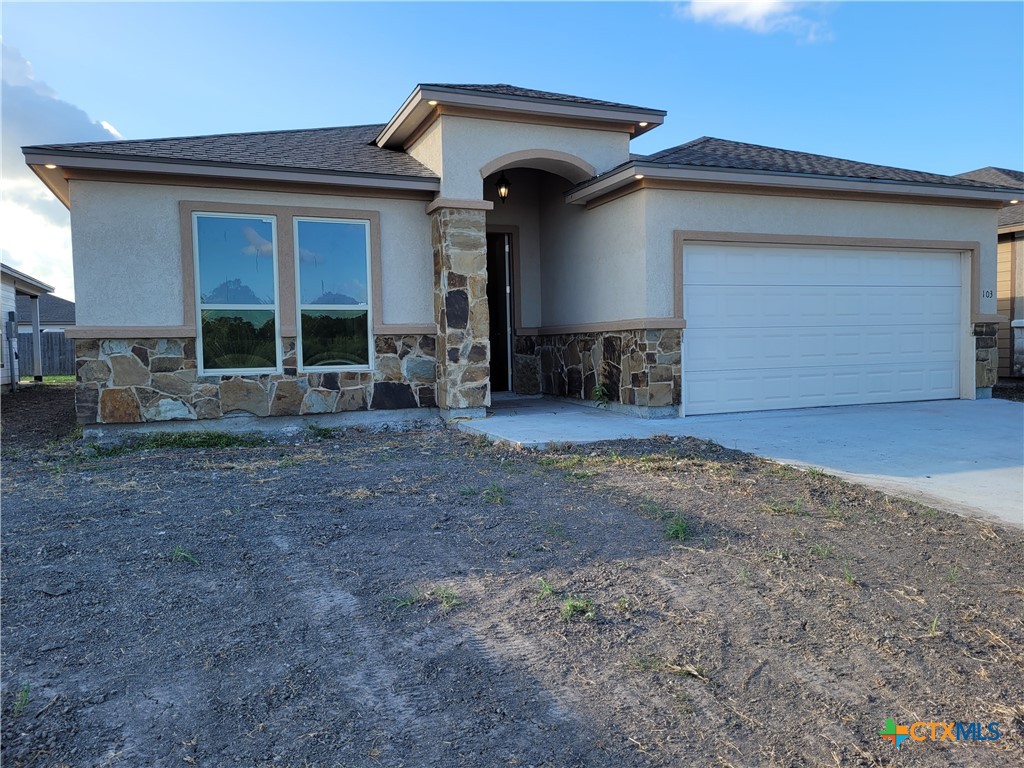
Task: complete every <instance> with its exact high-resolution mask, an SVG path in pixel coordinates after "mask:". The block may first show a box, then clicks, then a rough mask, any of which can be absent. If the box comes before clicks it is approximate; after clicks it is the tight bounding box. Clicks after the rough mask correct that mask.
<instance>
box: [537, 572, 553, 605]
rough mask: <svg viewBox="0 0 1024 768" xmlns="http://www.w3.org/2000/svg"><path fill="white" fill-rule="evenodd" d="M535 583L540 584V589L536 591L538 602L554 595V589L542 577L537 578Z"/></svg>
mask: <svg viewBox="0 0 1024 768" xmlns="http://www.w3.org/2000/svg"><path fill="white" fill-rule="evenodd" d="M537 581H539V582H540V589H539V590H538V591H537V599H538V600H544V599H546V598H548V597H551V596H553V595H554V594H555V588H554V587H552V586H551V585H550V584H549V583H548V582H547V580H546V579H545V578H544V577H543V576H541V577H539V578H538V579H537Z"/></svg>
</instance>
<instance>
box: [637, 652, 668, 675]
mask: <svg viewBox="0 0 1024 768" xmlns="http://www.w3.org/2000/svg"><path fill="white" fill-rule="evenodd" d="M659 667H661V659H659V658H658V657H657V656H654V655H653V654H646V653H645V654H640V655H639V656H634V657H633V658H632V659H631V660H630V661H629V668H630V669H635V670H637V671H638V672H649V671H651V670H653V669H658V668H659Z"/></svg>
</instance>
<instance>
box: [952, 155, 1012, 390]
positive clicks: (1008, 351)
mask: <svg viewBox="0 0 1024 768" xmlns="http://www.w3.org/2000/svg"><path fill="white" fill-rule="evenodd" d="M960 176H961V177H962V178H965V179H973V180H974V181H981V182H985V183H987V184H1000V185H1005V186H1018V187H1019V186H1024V171H1014V170H1010V169H1008V168H993V167H991V166H989V167H988V168H979V169H978V170H976V171H969V172H968V173H961V174H960ZM997 232H998V272H997V279H996V299H997V305H996V307H997V311H998V313H999V314H1000V315H1002V316H1003V318H1004V319H1002V320H1000V321H999V338H998V347H997V348H998V350H999V375H1000V376H1008V377H1009V376H1013V377H1021V376H1024V202H1018V203H1017V204H1016V205H1009V206H1007V207H1006V208H1003V209H1002V210H1001V211H999V221H998V230H997Z"/></svg>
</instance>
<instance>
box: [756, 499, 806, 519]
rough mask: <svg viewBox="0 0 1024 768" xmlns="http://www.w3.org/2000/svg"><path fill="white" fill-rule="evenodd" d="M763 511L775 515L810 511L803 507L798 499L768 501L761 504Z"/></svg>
mask: <svg viewBox="0 0 1024 768" xmlns="http://www.w3.org/2000/svg"><path fill="white" fill-rule="evenodd" d="M761 509H763V510H764V511H765V512H771V513H773V514H776V515H809V514H810V512H809V511H808V510H807V509H806V508H805V507H804V504H803V502H802V501H800V499H796V500H794V501H789V502H785V501H768V502H765V503H764V504H762V505H761Z"/></svg>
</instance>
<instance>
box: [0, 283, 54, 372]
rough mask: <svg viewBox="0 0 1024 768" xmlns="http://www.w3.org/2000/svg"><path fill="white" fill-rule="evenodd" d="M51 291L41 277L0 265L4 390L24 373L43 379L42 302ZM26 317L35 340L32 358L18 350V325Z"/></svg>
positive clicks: (0, 368) (0, 357) (0, 354)
mask: <svg viewBox="0 0 1024 768" xmlns="http://www.w3.org/2000/svg"><path fill="white" fill-rule="evenodd" d="M52 292H53V287H52V286H50V285H47V284H46V283H44V282H43V281H42V280H38V279H36V278H34V277H32V276H31V275H26V274H25V273H24V272H22V271H20V270H17V269H15V268H14V267H12V266H10V265H8V264H0V316H2V317H0V319H2V322H0V387H2V388H3V389H4V390H6V389H8V388H9V387H10V386H11V385H12V384H15V385H16V384H17V383H18V382H19V381H20V380H21V377H22V376H26V375H31V376H32V378H33V379H34V380H35V381H42V380H43V359H42V356H41V352H40V350H41V349H42V344H41V342H40V338H39V336H40V333H41V332H42V324H41V321H40V311H39V302H40V299H42V298H44V297H46V296H48V295H49V294H50V293H52ZM23 320H26V321H28V322H27V323H26V324H27V325H28V329H27V332H29V333H31V334H32V335H33V340H34V341H35V344H34V345H33V354H32V359H31V360H22V359H21V354H20V351H19V349H18V326H19V323H20V322H21V321H23Z"/></svg>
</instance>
